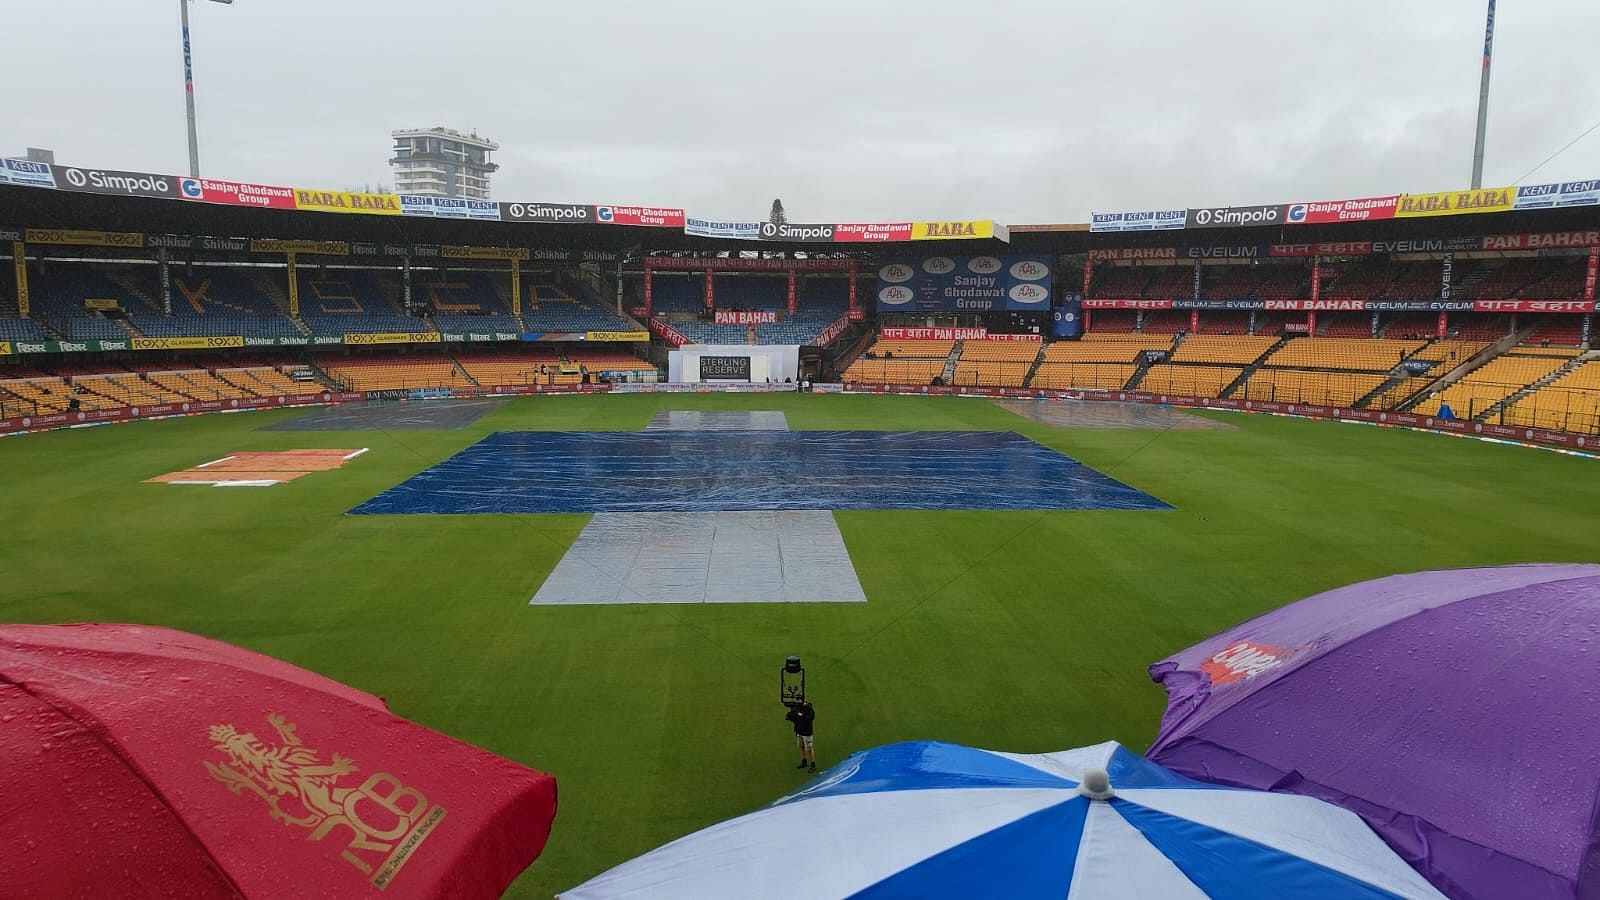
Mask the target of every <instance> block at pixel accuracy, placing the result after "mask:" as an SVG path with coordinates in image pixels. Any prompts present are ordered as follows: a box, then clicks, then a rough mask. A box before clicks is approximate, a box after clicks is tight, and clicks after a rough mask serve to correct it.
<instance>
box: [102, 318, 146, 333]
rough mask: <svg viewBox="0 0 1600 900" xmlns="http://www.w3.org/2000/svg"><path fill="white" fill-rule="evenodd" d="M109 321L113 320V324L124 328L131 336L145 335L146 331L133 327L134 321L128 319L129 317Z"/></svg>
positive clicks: (111, 320)
mask: <svg viewBox="0 0 1600 900" xmlns="http://www.w3.org/2000/svg"><path fill="white" fill-rule="evenodd" d="M108 318H109V317H108ZM109 321H110V322H111V324H113V325H115V326H117V327H118V328H120V329H122V333H123V334H126V335H127V336H128V337H130V338H142V337H144V332H142V331H140V330H139V329H137V328H135V327H133V323H132V322H130V321H128V320H127V319H109Z"/></svg>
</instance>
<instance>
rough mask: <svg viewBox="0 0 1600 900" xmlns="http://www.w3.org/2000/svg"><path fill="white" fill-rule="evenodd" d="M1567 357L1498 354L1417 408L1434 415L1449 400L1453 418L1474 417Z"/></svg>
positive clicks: (1557, 367)
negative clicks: (1453, 414) (1454, 416)
mask: <svg viewBox="0 0 1600 900" xmlns="http://www.w3.org/2000/svg"><path fill="white" fill-rule="evenodd" d="M1569 359H1570V356H1566V357H1563V356H1553V355H1520V354H1519V355H1512V354H1507V355H1505V356H1497V357H1495V358H1494V359H1491V360H1489V361H1488V362H1487V363H1485V364H1483V365H1482V366H1479V367H1478V368H1476V369H1474V370H1472V371H1471V372H1468V373H1467V374H1466V375H1465V376H1464V377H1462V378H1461V379H1460V380H1459V381H1456V382H1455V383H1454V384H1451V385H1449V386H1447V387H1445V388H1444V390H1443V391H1441V392H1438V393H1437V394H1434V395H1432V396H1429V397H1426V398H1424V399H1423V400H1422V402H1420V403H1419V404H1417V406H1416V410H1417V411H1418V412H1422V413H1427V414H1429V415H1433V414H1436V413H1437V412H1438V411H1439V407H1440V405H1441V404H1445V403H1448V404H1449V405H1450V409H1451V410H1452V411H1453V412H1454V413H1455V415H1456V418H1459V419H1472V418H1477V417H1478V416H1481V415H1483V414H1484V413H1486V412H1488V411H1489V410H1490V409H1491V408H1492V407H1494V406H1495V404H1498V403H1500V402H1501V401H1503V400H1505V399H1506V398H1507V397H1510V396H1511V395H1512V394H1515V393H1516V392H1518V391H1520V390H1522V389H1523V388H1525V387H1527V386H1529V385H1531V384H1533V383H1534V382H1536V381H1539V380H1540V379H1543V378H1546V377H1548V376H1550V375H1551V374H1553V373H1554V372H1555V371H1556V370H1557V369H1560V368H1561V367H1562V366H1564V365H1566V364H1567V362H1568V360H1569Z"/></svg>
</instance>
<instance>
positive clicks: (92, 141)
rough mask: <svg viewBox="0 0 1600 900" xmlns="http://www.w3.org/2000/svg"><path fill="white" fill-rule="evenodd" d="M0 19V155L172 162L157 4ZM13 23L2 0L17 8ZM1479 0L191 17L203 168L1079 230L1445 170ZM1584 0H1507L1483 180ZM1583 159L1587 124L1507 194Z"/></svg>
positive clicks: (1577, 40)
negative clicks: (465, 138)
mask: <svg viewBox="0 0 1600 900" xmlns="http://www.w3.org/2000/svg"><path fill="white" fill-rule="evenodd" d="M175 7H176V4H174V3H172V2H171V0H72V2H59V3H41V4H34V5H32V6H28V7H26V15H11V16H9V17H8V22H7V25H6V33H5V35H4V39H3V41H0V45H3V46H0V75H3V77H4V81H5V83H6V84H8V85H9V90H7V91H6V92H5V101H4V103H5V110H4V114H3V115H0V155H12V154H20V153H21V152H22V150H23V148H24V147H27V146H38V147H48V148H51V149H54V150H55V151H56V153H57V155H58V159H59V161H61V162H66V163H72V164H82V165H94V166H101V167H109V168H124V169H133V170H139V171H158V172H182V171H185V170H186V166H187V163H186V157H185V143H184V131H183V96H182V81H181V57H180V54H179V40H178V10H177V9H176V8H175ZM13 12H16V11H13ZM1483 14H1484V9H1483V3H1482V2H1480V0H1291V2H1283V0H1216V2H1209V3H1191V2H1180V0H1116V2H1105V0H1098V2H1088V0H1042V2H1023V0H1015V2H1007V0H988V2H973V0H966V2H955V0H915V2H901V0H853V2H835V0H809V2H805V3H752V2H748V0H737V2H724V0H676V2H661V0H588V2H567V3H545V2H533V0H520V2H519V0H455V2H447V0H434V2H419V0H237V2H235V3H234V4H233V5H232V6H221V5H218V4H216V3H210V2H198V3H195V4H194V7H193V27H194V32H195V67H196V78H197V84H198V86H199V87H198V98H199V99H198V102H199V108H200V129H201V160H202V164H203V167H202V170H203V172H204V173H205V174H207V175H210V176H213V177H218V178H227V179H233V180H240V181H256V182H265V183H270V184H284V185H293V186H305V187H329V188H358V187H360V186H362V185H368V184H371V185H377V184H388V183H389V181H390V179H389V175H388V167H387V158H388V154H389V145H390V141H389V137H388V134H389V131H390V130H391V129H393V128H396V127H410V126H429V125H446V126H450V127H454V128H458V129H461V130H470V129H476V130H477V131H478V132H479V133H480V134H484V135H487V136H489V137H492V138H494V139H495V140H498V141H499V142H500V144H501V147H502V149H501V151H500V153H499V157H498V158H499V162H500V164H501V171H500V173H499V174H498V175H497V176H496V178H495V195H496V197H497V198H498V199H503V200H541V201H564V202H588V203H641V204H651V205H660V206H682V207H686V208H687V209H688V210H689V211H690V213H691V214H693V215H703V216H707V217H715V218H764V217H765V212H766V208H767V206H768V204H769V203H770V202H771V199H772V198H773V197H775V196H777V197H782V198H783V200H784V204H785V206H786V207H787V208H788V210H789V213H790V218H791V220H794V221H850V220H855V221H863V220H865V221H874V220H875V221H884V220H891V221H892V220H901V219H909V218H929V219H932V218H990V217H992V218H995V219H998V220H1001V221H1006V222H1012V223H1024V222H1060V221H1085V220H1086V219H1087V217H1088V214H1089V212H1090V211H1091V210H1096V211H1114V210H1126V209H1147V208H1153V207H1181V206H1200V205H1207V204H1214V203H1233V204H1245V203H1257V202H1278V201H1298V200H1314V199H1336V198H1343V197H1356V196H1366V195H1371V194H1385V193H1395V192H1400V191H1428V190H1444V189H1450V188H1455V187H1460V186H1464V185H1465V184H1466V183H1467V182H1468V180H1469V176H1470V172H1471V154H1472V131H1473V121H1474V116H1475V104H1476V100H1477V88H1478V73H1479V59H1480V56H1481V49H1482V28H1483ZM1596 47H1600V3H1596V2H1594V0H1537V2H1530V0H1506V2H1504V3H1502V4H1501V8H1500V11H1499V22H1498V27H1497V35H1496V44H1495V69H1494V77H1495V82H1494V89H1493V93H1492V96H1491V102H1490V117H1489V141H1488V161H1487V164H1486V166H1485V173H1484V182H1485V184H1486V185H1495V184H1505V183H1512V182H1514V181H1515V180H1516V179H1518V178H1519V177H1520V176H1522V175H1523V173H1525V172H1527V171H1528V170H1529V169H1531V168H1533V167H1534V166H1535V165H1537V164H1538V163H1539V162H1540V161H1541V160H1543V159H1544V158H1545V157H1546V156H1548V155H1550V154H1551V153H1553V152H1555V151H1556V150H1557V149H1559V148H1560V147H1561V146H1562V145H1563V144H1565V143H1566V142H1567V141H1569V140H1571V139H1572V138H1573V137H1575V136H1577V135H1578V134H1579V133H1581V132H1582V131H1583V130H1584V129H1586V128H1588V127H1589V126H1590V125H1593V124H1594V123H1595V122H1596V121H1600V52H1597V51H1596V50H1595V48H1596ZM1592 177H1600V131H1596V132H1595V133H1593V134H1591V135H1590V136H1589V137H1588V138H1587V139H1585V140H1584V141H1582V142H1580V143H1578V144H1577V145H1576V146H1574V147H1573V148H1572V149H1571V150H1568V151H1567V152H1566V153H1564V154H1562V155H1561V156H1560V157H1559V158H1557V159H1556V160H1555V161H1554V162H1552V163H1550V164H1549V165H1547V166H1545V167H1544V168H1543V169H1541V170H1539V172H1538V173H1537V174H1536V175H1534V176H1533V177H1532V178H1531V179H1529V180H1530V181H1532V182H1545V181H1558V180H1570V179H1576V178H1592Z"/></svg>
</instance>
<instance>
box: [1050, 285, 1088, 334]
mask: <svg viewBox="0 0 1600 900" xmlns="http://www.w3.org/2000/svg"><path fill="white" fill-rule="evenodd" d="M1050 335H1051V336H1052V337H1056V338H1068V339H1072V338H1077V337H1081V336H1082V335H1083V295H1082V294H1067V295H1065V296H1063V297H1062V298H1061V305H1060V306H1058V307H1056V308H1055V309H1054V310H1053V311H1052V312H1051V313H1050Z"/></svg>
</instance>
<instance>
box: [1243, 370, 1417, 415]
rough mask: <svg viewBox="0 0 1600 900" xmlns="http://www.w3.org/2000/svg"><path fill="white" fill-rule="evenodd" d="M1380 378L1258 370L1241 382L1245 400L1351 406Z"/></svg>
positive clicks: (1380, 380)
mask: <svg viewBox="0 0 1600 900" xmlns="http://www.w3.org/2000/svg"><path fill="white" fill-rule="evenodd" d="M1386 380H1387V379H1385V378H1384V377H1383V376H1382V375H1363V374H1358V373H1353V372H1312V371H1305V370H1302V369H1258V370H1256V372H1255V373H1253V374H1252V375H1251V376H1250V377H1249V379H1248V380H1246V381H1245V383H1244V387H1243V389H1242V392H1235V393H1234V394H1233V396H1235V397H1242V398H1243V399H1245V400H1264V401H1271V402H1278V403H1310V404H1315V405H1319V406H1351V405H1353V404H1354V403H1355V402H1356V401H1357V400H1359V399H1360V398H1362V397H1365V396H1366V395H1368V394H1370V393H1372V392H1373V391H1375V390H1377V389H1378V387H1379V386H1380V385H1382V384H1383V383H1384V381H1386Z"/></svg>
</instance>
